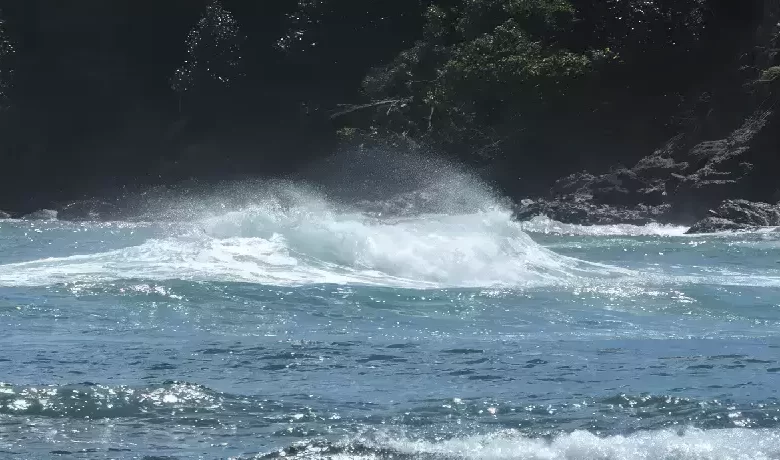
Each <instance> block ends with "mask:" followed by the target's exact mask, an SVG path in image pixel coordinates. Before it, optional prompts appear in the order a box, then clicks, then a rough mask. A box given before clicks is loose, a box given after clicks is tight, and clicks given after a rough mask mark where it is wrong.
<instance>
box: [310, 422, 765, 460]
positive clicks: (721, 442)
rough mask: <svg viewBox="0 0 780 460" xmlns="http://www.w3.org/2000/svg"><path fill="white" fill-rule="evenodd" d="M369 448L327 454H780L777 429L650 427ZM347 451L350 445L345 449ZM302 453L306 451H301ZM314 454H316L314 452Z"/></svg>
mask: <svg viewBox="0 0 780 460" xmlns="http://www.w3.org/2000/svg"><path fill="white" fill-rule="evenodd" d="M360 444H361V445H367V446H368V447H370V449H368V451H367V452H365V453H364V452H361V453H355V454H352V453H344V454H341V455H337V456H333V457H330V456H329V458H337V459H343V460H346V459H356V460H357V459H379V458H389V457H387V456H386V455H379V454H377V453H376V452H382V451H383V450H384V451H386V450H387V449H390V450H392V451H394V452H396V453H397V454H400V455H399V456H402V457H403V458H407V457H411V458H417V457H419V458H441V459H449V458H451V459H463V460H470V459H479V460H494V459H495V460H503V459H507V460H508V459H512V460H593V459H599V460H770V459H773V460H774V459H777V458H780V432H778V431H777V430H749V429H728V430H726V429H724V430H706V431H705V430H693V429H691V430H687V431H685V432H684V433H678V432H677V431H674V430H660V431H649V432H641V433H637V434H633V435H630V436H608V437H599V436H596V435H594V434H591V433H588V432H583V431H577V432H574V433H571V434H566V435H562V436H559V437H557V438H555V439H553V440H549V441H548V440H544V439H532V438H528V437H525V436H523V435H521V434H519V433H516V432H501V433H497V434H492V435H487V436H472V437H466V438H458V439H453V440H447V441H442V442H435V443H434V442H425V441H413V440H405V439H393V438H388V439H384V440H381V441H368V442H366V441H361V442H360ZM347 451H348V449H347ZM300 457H304V458H305V457H306V455H301V456H300ZM315 457H316V455H315V456H314V457H312V458H315Z"/></svg>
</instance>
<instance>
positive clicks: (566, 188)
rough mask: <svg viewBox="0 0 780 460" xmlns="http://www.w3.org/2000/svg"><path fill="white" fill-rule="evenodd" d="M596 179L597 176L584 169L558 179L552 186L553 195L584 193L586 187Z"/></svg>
mask: <svg viewBox="0 0 780 460" xmlns="http://www.w3.org/2000/svg"><path fill="white" fill-rule="evenodd" d="M595 180H596V176H594V175H593V174H590V173H588V172H587V171H583V172H581V173H575V174H570V175H568V176H566V177H563V178H561V179H558V180H557V181H555V184H554V185H553V187H552V190H551V192H552V194H553V196H561V195H574V194H583V192H584V191H585V189H586V188H587V187H589V186H590V184H592V183H593V182H594V181H595Z"/></svg>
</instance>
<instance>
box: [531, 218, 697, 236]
mask: <svg viewBox="0 0 780 460" xmlns="http://www.w3.org/2000/svg"><path fill="white" fill-rule="evenodd" d="M521 227H522V229H523V230H525V231H526V232H529V233H544V234H552V235H571V236H683V235H685V232H687V231H688V229H689V227H684V226H679V225H663V224H655V223H653V224H647V225H629V224H617V225H574V224H564V223H561V222H558V221H555V220H552V219H550V218H548V217H543V216H539V217H534V218H533V219H531V220H528V221H526V222H523V223H522V224H521Z"/></svg>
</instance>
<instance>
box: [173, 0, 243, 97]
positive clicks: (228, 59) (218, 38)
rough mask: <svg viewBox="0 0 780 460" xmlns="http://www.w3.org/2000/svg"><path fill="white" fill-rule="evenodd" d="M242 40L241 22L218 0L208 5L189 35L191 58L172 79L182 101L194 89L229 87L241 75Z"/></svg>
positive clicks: (205, 92)
mask: <svg viewBox="0 0 780 460" xmlns="http://www.w3.org/2000/svg"><path fill="white" fill-rule="evenodd" d="M243 42H244V36H243V35H242V34H241V28H240V27H239V24H238V21H237V20H236V19H235V18H234V17H233V14H232V13H231V12H230V11H228V10H227V9H225V8H224V7H223V6H222V3H221V2H220V1H219V0H214V1H212V2H211V3H210V4H209V5H208V6H206V11H205V12H204V13H203V15H202V16H201V18H200V20H199V21H198V23H197V24H196V25H195V26H194V27H193V28H192V30H190V32H189V34H188V35H187V40H186V46H187V56H188V57H187V59H186V60H185V61H184V63H183V64H182V66H181V67H179V68H178V69H176V71H175V72H174V75H173V77H172V78H171V79H170V84H171V89H173V90H174V91H175V92H176V93H178V94H179V97H180V99H179V102H180V103H181V98H182V97H183V96H184V95H186V94H189V93H192V92H196V91H197V92H199V93H201V96H204V95H207V94H209V93H212V92H215V91H218V90H219V89H221V88H225V87H230V86H231V85H232V84H233V83H234V82H235V81H236V80H237V79H239V78H240V77H242V76H243V75H244V74H243V70H242V56H241V48H242V44H243ZM206 97H208V96H206ZM180 109H181V107H180Z"/></svg>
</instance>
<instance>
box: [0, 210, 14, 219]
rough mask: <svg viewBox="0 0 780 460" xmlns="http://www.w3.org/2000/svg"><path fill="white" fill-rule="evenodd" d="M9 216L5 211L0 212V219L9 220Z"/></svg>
mask: <svg viewBox="0 0 780 460" xmlns="http://www.w3.org/2000/svg"><path fill="white" fill-rule="evenodd" d="M10 218H11V215H10V214H8V213H7V212H5V211H0V219H10Z"/></svg>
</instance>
